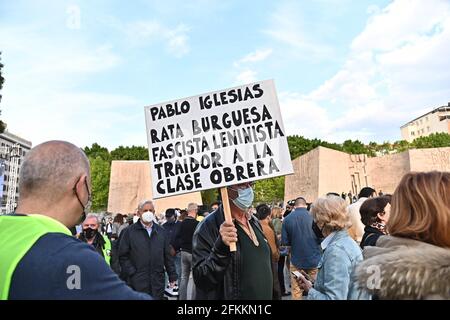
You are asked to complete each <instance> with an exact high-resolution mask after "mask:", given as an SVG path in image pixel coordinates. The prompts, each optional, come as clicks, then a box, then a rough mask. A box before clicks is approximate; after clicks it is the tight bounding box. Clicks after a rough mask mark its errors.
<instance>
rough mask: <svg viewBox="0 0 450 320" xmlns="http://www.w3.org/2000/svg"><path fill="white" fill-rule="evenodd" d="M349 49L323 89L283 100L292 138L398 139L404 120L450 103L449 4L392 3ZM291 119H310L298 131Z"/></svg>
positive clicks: (321, 86) (283, 98)
mask: <svg viewBox="0 0 450 320" xmlns="http://www.w3.org/2000/svg"><path fill="white" fill-rule="evenodd" d="M351 49H352V50H351V52H350V54H349V56H348V58H347V61H346V62H345V64H344V65H343V67H342V68H341V70H339V71H338V72H337V73H336V74H335V75H334V76H333V77H331V78H330V79H328V80H326V81H325V82H324V83H323V84H322V85H320V86H319V87H318V88H316V89H315V90H313V91H311V92H310V93H308V94H304V95H297V96H295V95H292V94H291V95H289V96H288V98H286V97H282V98H280V103H281V107H282V112H283V114H284V119H287V122H288V125H287V129H288V134H289V133H290V134H294V133H302V134H309V135H310V136H313V137H315V136H318V137H321V138H327V139H329V140H331V141H340V140H341V139H342V140H344V139H348V138H352V139H362V140H364V141H369V140H378V141H381V140H384V139H391V140H396V139H400V129H399V127H400V126H401V125H402V124H403V123H405V122H407V121H408V120H410V119H412V118H414V117H416V116H418V115H420V114H422V113H423V112H425V111H429V110H430V109H431V108H433V107H437V106H440V105H442V104H447V102H448V101H450V86H449V84H450V60H449V59H448V57H449V56H450V3H448V2H444V1H439V0H436V1H426V2H425V1H405V0H397V1H394V2H393V3H391V4H390V5H388V6H387V7H386V8H384V9H383V10H382V11H380V12H379V13H378V14H374V15H373V16H371V17H370V18H369V21H368V23H367V25H366V27H365V29H364V30H363V31H362V32H361V33H360V34H359V35H358V36H357V37H356V38H355V39H354V41H353V43H352V46H351ZM325 110H327V111H325ZM293 115H297V116H298V118H299V119H302V118H304V117H305V116H306V121H305V122H304V121H299V123H298V124H297V126H296V125H295V123H296V121H295V120H294V119H293ZM311 124H314V125H311ZM342 140H341V141H342Z"/></svg>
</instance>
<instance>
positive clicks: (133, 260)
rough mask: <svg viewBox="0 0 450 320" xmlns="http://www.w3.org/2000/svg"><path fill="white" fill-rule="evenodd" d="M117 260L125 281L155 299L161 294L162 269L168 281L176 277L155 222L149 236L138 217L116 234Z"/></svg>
mask: <svg viewBox="0 0 450 320" xmlns="http://www.w3.org/2000/svg"><path fill="white" fill-rule="evenodd" d="M119 261H120V266H121V268H122V273H123V274H124V275H125V277H126V278H127V282H128V284H129V285H130V286H131V287H132V288H133V289H134V290H136V291H139V292H145V293H149V294H151V295H152V296H153V298H155V299H162V298H163V297H164V284H165V283H164V282H165V273H164V271H165V270H166V271H167V273H168V275H169V281H171V282H172V281H175V280H177V273H176V271H175V264H174V260H173V257H172V256H171V255H170V250H169V239H168V237H167V235H166V231H165V230H164V229H163V228H162V227H160V226H159V225H157V224H156V223H153V226H152V233H151V236H150V237H149V236H148V233H147V230H145V229H144V227H143V226H142V223H141V221H140V220H139V221H138V222H136V223H135V224H133V225H131V226H129V227H128V228H126V229H124V231H123V233H122V234H121V236H120V243H119ZM164 269H165V270H164Z"/></svg>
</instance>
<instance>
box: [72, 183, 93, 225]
mask: <svg viewBox="0 0 450 320" xmlns="http://www.w3.org/2000/svg"><path fill="white" fill-rule="evenodd" d="M84 184H85V186H86V190H87V193H88V202H87V204H86V205H84V204H83V203H82V202H81V200H80V197H78V193H77V189H76V187H77V185H75V186H74V187H73V192H74V193H75V196H76V197H77V199H78V202H79V203H80V205H81V207H82V208H83V212H82V214H81V217H80V220H79V221H78V223H77V224H82V223H83V222H84V220H86V211H87V210H89V209H90V208H91V202H92V198H91V193H90V192H89V187H88V185H87V182H86V180H85V181H84Z"/></svg>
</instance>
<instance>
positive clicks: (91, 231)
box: [83, 228, 97, 239]
mask: <svg viewBox="0 0 450 320" xmlns="http://www.w3.org/2000/svg"><path fill="white" fill-rule="evenodd" d="M83 232H84V236H85V237H86V239H92V238H93V237H95V235H96V234H97V230H95V229H91V228H87V229H84V230H83Z"/></svg>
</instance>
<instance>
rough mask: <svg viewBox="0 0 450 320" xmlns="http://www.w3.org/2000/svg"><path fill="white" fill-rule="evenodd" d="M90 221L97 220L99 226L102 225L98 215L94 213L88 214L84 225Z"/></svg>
mask: <svg viewBox="0 0 450 320" xmlns="http://www.w3.org/2000/svg"><path fill="white" fill-rule="evenodd" d="M89 219H95V220H96V221H97V224H100V219H99V217H98V215H96V214H93V213H89V214H87V215H86V219H84V221H83V223H85V222H86V220H89Z"/></svg>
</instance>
